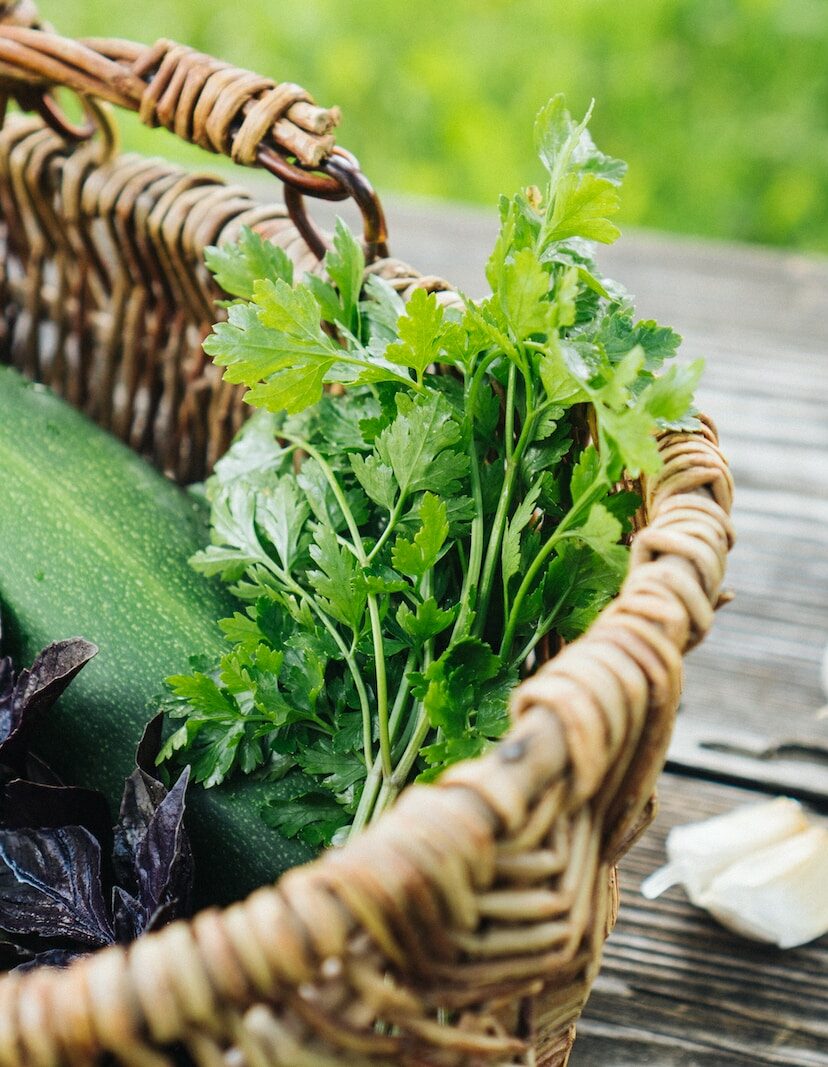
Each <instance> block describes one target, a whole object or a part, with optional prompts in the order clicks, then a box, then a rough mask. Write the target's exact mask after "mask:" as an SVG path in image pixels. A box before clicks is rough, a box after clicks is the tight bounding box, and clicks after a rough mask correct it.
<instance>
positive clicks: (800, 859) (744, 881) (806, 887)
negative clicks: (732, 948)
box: [696, 826, 828, 948]
mask: <svg viewBox="0 0 828 1067" xmlns="http://www.w3.org/2000/svg"><path fill="white" fill-rule="evenodd" d="M696 903H698V904H699V906H700V907H703V908H706V909H707V910H708V911H709V912H710V913H711V914H712V915H714V916H715V917H716V918H717V919H718V920H719V922H721V923H722V924H723V925H724V926H727V927H729V928H730V929H732V930H735V931H736V932H737V933H739V934H743V935H744V936H745V937H750V938H753V939H755V940H757V941H769V942H771V943H773V944H776V945H778V946H779V947H780V948H793V947H795V946H796V945H804V944H805V943H806V942H808V941H813V940H814V938H817V937H820V936H821V935H822V934H824V933H825V932H826V931H828V830H826V829H825V828H824V827H822V826H812V827H810V828H808V829H805V830H802V831H800V832H799V833H796V834H794V835H793V836H791V837H788V838H787V839H786V840H783V841H777V842H776V843H775V844H772V845H770V846H768V847H767V848H764V849H761V850H759V851H757V852H753V853H752V854H751V855H749V856H746V857H745V858H743V859H741V860H739V861H738V862H736V863H733V864H732V865H730V866H728V867H727V868H726V869H725V870H723V871H722V872H721V873H720V874H718V875H717V876H716V877H715V878H714V879H713V881H712V883H711V884H710V886H709V887H708V889H707V890H706V891H705V892H704V893H703V894H702V895H701V896H700V897H699V899H698V901H696Z"/></svg>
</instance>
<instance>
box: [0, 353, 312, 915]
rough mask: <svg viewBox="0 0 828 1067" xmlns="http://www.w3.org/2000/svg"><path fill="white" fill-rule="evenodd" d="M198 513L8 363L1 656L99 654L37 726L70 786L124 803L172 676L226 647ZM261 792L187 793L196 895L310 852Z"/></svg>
mask: <svg viewBox="0 0 828 1067" xmlns="http://www.w3.org/2000/svg"><path fill="white" fill-rule="evenodd" d="M206 540H207V527H206V523H205V519H204V515H203V512H202V509H201V508H200V507H199V505H198V504H197V502H195V501H194V500H193V499H192V498H191V497H190V496H188V495H187V494H186V493H184V492H183V491H182V490H180V489H179V488H177V487H176V486H174V485H173V484H172V483H171V482H169V481H168V480H167V479H166V478H164V477H163V476H162V475H160V474H159V473H157V472H156V471H155V470H154V469H153V468H152V467H150V466H149V464H147V463H146V462H145V461H144V460H142V459H141V458H139V457H138V456H136V455H134V454H133V453H132V452H131V451H130V450H129V449H128V448H127V447H126V446H125V445H123V444H121V443H120V442H119V441H117V440H116V439H115V438H114V437H112V436H111V435H110V434H108V433H106V432H105V431H103V430H101V429H99V428H98V427H97V426H95V425H94V424H93V423H92V422H90V421H89V420H88V419H87V418H86V417H85V416H83V415H81V414H79V413H78V412H76V411H75V410H74V409H73V408H71V407H69V405H67V404H66V403H64V402H63V401H62V400H60V399H59V398H58V397H56V396H55V395H54V394H52V393H51V392H49V391H48V390H47V389H46V388H45V387H43V386H39V385H32V384H31V383H30V382H28V381H26V380H25V379H24V378H22V377H21V376H20V375H19V374H17V372H16V371H13V370H11V369H10V368H8V367H0V606H2V617H3V651H4V652H5V653H6V654H9V655H11V656H13V657H14V660H15V662H16V663H18V664H21V665H28V664H29V663H31V661H32V659H33V658H34V656H35V655H36V654H37V652H38V651H39V650H40V649H41V648H42V647H43V646H44V645H47V644H49V642H51V641H55V640H59V639H61V638H65V637H72V636H76V635H78V636H83V637H85V638H86V639H87V640H89V641H94V642H95V644H96V645H97V646H98V648H99V649H100V651H99V653H98V655H97V656H96V657H95V659H94V660H92V662H91V663H90V664H89V665H88V666H87V667H85V668H84V670H83V671H81V673H80V674H79V675H78V677H77V678H76V679H75V681H74V682H73V683H72V685H71V686H70V687H69V689H68V690H67V692H66V693H65V694H64V695H63V697H62V698H61V700H60V701H59V702H58V704H57V706H56V707H55V709H54V710H53V711H52V712H51V713H50V714H49V716H48V720H47V721H45V722H43V723H42V724H40V729H39V732H38V737H37V740H36V744H35V747H36V749H37V751H38V752H39V754H40V755H42V756H43V758H44V759H46V761H47V762H48V763H49V764H50V765H51V766H52V767H53V768H54V769H55V771H57V773H58V774H60V775H61V777H63V778H64V779H65V780H66V781H68V782H72V783H73V784H77V785H83V786H87V787H90V788H95V789H100V790H102V791H103V792H104V793H105V795H106V796H107V798H108V800H109V802H110V806H111V808H112V810H113V811H117V805H118V803H119V801H120V796H121V791H122V788H123V781H124V778H125V777H126V776H127V775H128V774H129V773H130V772H131V770H132V768H133V766H134V755H135V749H136V746H137V744H138V741H139V739H140V737H141V732H142V730H143V728H144V725H145V724H146V722H147V721H148V720H149V719H150V718H151V717H152V715H153V714H154V711H155V706H154V699H155V698H156V697H157V696H158V694H159V693H160V692H161V691H162V689H163V680H164V678H165V677H167V676H168V675H170V674H176V673H182V672H185V671H186V670H187V669H188V661H189V657H190V656H192V655H194V654H199V653H210V652H213V651H216V652H217V651H219V649H220V648H221V642H222V635H221V632H220V630H219V628H218V626H217V620H218V619H220V618H222V617H223V616H225V615H226V614H229V613H231V612H232V610H233V602H232V600H230V599H229V597H228V595H227V594H226V592H225V591H224V589H223V588H222V587H221V585H220V583H218V582H210V581H208V580H206V579H205V578H203V577H202V576H201V575H198V574H196V573H195V572H194V571H193V570H192V568H191V567H190V566H189V564H188V563H187V560H188V559H189V557H190V556H191V555H192V553H193V552H195V551H196V549H198V548H200V547H202V546H203V545H204V544H205V542H206ZM266 795H267V786H266V784H264V783H260V782H255V781H253V780H246V781H245V780H242V781H240V782H238V783H234V784H229V785H225V786H219V787H216V788H214V789H209V790H205V789H203V788H202V787H201V786H192V787H191V788H190V791H189V796H188V802H187V803H188V827H189V831H190V837H191V840H192V844H193V850H194V854H195V861H196V898H197V901H198V902H199V903H200V904H204V903H218V904H221V903H226V902H228V901H230V900H234V899H238V898H239V897H241V896H243V895H244V894H246V893H247V892H249V891H250V890H251V889H253V888H254V887H256V886H258V885H263V884H265V883H267V882H270V881H272V880H274V879H275V878H276V877H277V876H278V875H279V874H280V873H281V872H282V871H283V870H284V869H286V868H287V867H289V866H293V865H294V864H296V863H299V862H302V861H304V860H305V859H308V858H309V857H310V856H311V854H312V853H311V851H310V850H309V849H308V848H307V847H306V846H305V845H303V844H301V843H299V842H295V841H287V840H286V839H285V838H283V837H281V836H280V835H279V834H277V833H276V832H275V831H273V830H271V829H269V828H268V827H267V826H266V825H265V824H264V822H263V821H262V819H261V818H260V815H259V809H260V807H261V805H262V803H263V802H264V800H265V798H266Z"/></svg>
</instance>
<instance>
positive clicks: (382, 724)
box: [368, 594, 394, 778]
mask: <svg viewBox="0 0 828 1067" xmlns="http://www.w3.org/2000/svg"><path fill="white" fill-rule="evenodd" d="M368 614H369V616H370V618H371V635H372V637H373V641H374V665H375V667H376V678H377V721H378V722H379V742H380V758H381V759H382V773H383V776H384V777H385V778H390V777H391V774H392V772H393V770H394V768H393V767H392V766H391V734H390V731H389V728H388V680H387V678H386V676H385V649H384V647H383V643H382V625H381V623H380V616H379V606H378V604H377V598H376V597H375V596H373V595H371V594H369V596H368Z"/></svg>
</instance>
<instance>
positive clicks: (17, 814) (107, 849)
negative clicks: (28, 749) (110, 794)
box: [0, 778, 112, 885]
mask: <svg viewBox="0 0 828 1067" xmlns="http://www.w3.org/2000/svg"><path fill="white" fill-rule="evenodd" d="M32 826H36V827H37V828H38V829H40V830H45V829H57V828H58V827H60V826H82V827H83V828H84V829H85V830H88V831H89V833H90V834H92V836H93V837H94V838H96V839H97V841H98V843H99V844H100V846H101V856H102V866H103V872H102V873H103V878H102V881H103V883H104V885H109V884H111V882H112V863H111V859H110V855H111V852H112V825H111V819H110V815H109V805H108V804H107V802H106V798H105V797H104V795H103V793H99V792H97V790H94V789H81V788H79V787H75V786H65V785H42V784H40V783H39V782H30V781H24V780H23V779H21V778H15V779H14V780H13V781H11V782H7V783H6V785H5V787H4V788H3V789H2V792H0V827H5V828H6V829H9V830H22V829H25V828H27V827H32Z"/></svg>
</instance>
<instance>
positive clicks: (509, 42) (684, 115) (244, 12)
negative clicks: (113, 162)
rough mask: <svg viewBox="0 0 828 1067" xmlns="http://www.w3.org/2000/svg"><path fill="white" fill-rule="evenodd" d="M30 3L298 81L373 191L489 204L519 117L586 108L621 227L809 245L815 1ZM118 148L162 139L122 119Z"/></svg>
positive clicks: (818, 97)
mask: <svg viewBox="0 0 828 1067" xmlns="http://www.w3.org/2000/svg"><path fill="white" fill-rule="evenodd" d="M39 6H40V10H41V13H42V14H43V16H44V17H46V18H48V19H50V20H51V21H52V22H53V23H54V25H55V27H56V28H57V29H59V30H61V31H62V32H64V33H66V34H71V35H75V36H80V35H107V36H124V37H131V38H133V39H136V40H139V41H146V42H151V41H153V40H155V39H156V38H157V37H160V36H166V37H172V38H175V39H176V40H179V41H182V42H184V43H188V44H191V45H194V46H196V47H198V48H200V49H202V50H204V51H207V52H211V53H213V54H214V55H217V56H220V57H222V58H225V59H228V60H231V61H234V62H236V63H238V64H239V65H242V66H245V67H249V68H252V69H254V70H256V71H257V72H259V73H262V74H270V75H272V76H274V77H276V78H281V79H284V80H290V81H298V82H299V83H300V84H303V85H304V86H305V87H306V88H308V89H309V90H310V91H311V92H313V93H314V95H315V96H316V98H317V100H318V101H319V102H320V103H324V104H331V103H337V104H339V105H341V107H342V109H343V112H344V116H345V119H344V122H343V125H342V127H341V132H340V134H339V141H340V143H341V144H343V145H345V146H347V147H348V148H350V149H351V150H352V151H354V152H355V153H356V154H357V155H358V156H359V157H360V160H361V162H362V165H363V168H364V170H365V171H366V172H367V174H368V175H369V176H370V177H371V178H372V180H373V181H374V183H375V184H376V185H377V186H378V188H379V189H380V190H381V191H383V192H390V191H393V192H400V193H409V194H418V195H426V196H431V197H440V198H443V199H449V200H462V201H470V202H475V203H488V204H492V203H494V202H495V200H496V197H497V195H498V193H499V192H501V191H512V190H514V189H516V188H518V187H519V186H521V185H526V184H529V183H531V182H533V181H535V180H537V179H538V177H539V173H538V165H537V163H536V161H535V158H534V153H533V149H532V142H531V129H532V119H533V116H534V114H535V111H536V110H537V108H538V107H539V106H540V105H541V104H542V103H543V102H544V101H545V100H546V99H547V98H548V97H549V96H550V95H551V94H552V93H555V92H558V91H561V90H562V91H564V92H565V93H566V94H567V97H568V100H569V103H570V106H571V109H572V110H573V111H574V112H582V111H583V110H584V109H585V108H586V106H587V105H588V103H589V100H590V99H591V98H592V97H594V98H595V100H596V108H595V115H594V119H593V122H592V131H593V134H594V137H595V140H596V141H597V143H598V145H599V147H601V148H602V149H603V150H604V151H606V152H609V153H611V154H613V155H618V156H621V157H622V158H624V159H626V160H627V161H628V162H629V164H630V172H629V177H628V179H627V183H626V185H625V191H624V199H623V215H622V224H623V223H624V222H625V223H627V224H634V225H637V226H646V227H650V228H656V229H662V230H669V231H674V232H681V233H692V234H701V235H705V236H715V237H722V238H730V239H737V240H747V241H758V242H763V243H766V244H779V245H785V246H789V247H796V248H800V249H810V250H819V251H823V252H826V251H828V0H661V2H655V0H620V2H619V0H578V2H572V0H570V2H565V0H525V2H520V0H516V2H510V0H416V2H414V3H405V2H399V0H361V2H360V3H345V2H343V0H278V2H277V0H235V2H230V0H226V2H211V0H202V2H198V0H140V2H137V3H136V2H131V3H124V2H123V0H40V5H39ZM125 140H126V142H127V144H128V145H129V146H130V147H140V148H142V149H144V150H147V149H152V150H155V151H170V150H171V144H172V142H171V141H170V142H168V143H167V145H163V144H161V145H159V140H158V136H157V135H155V136H153V135H151V134H150V133H149V131H146V130H142V129H140V128H139V126H138V124H137V122H136V121H134V120H133V121H130V122H128V123H127V124H126V126H125ZM176 151H179V150H176ZM179 155H180V158H184V159H187V160H188V161H192V160H194V159H197V158H199V156H198V155H197V154H195V153H193V152H192V150H190V151H186V150H185V151H183V152H180V151H179ZM202 161H203V160H202Z"/></svg>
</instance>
